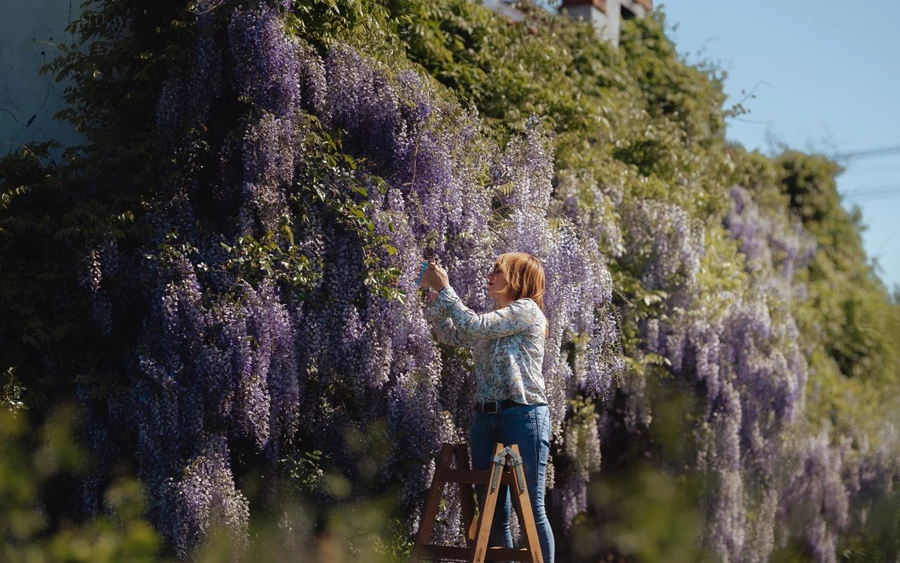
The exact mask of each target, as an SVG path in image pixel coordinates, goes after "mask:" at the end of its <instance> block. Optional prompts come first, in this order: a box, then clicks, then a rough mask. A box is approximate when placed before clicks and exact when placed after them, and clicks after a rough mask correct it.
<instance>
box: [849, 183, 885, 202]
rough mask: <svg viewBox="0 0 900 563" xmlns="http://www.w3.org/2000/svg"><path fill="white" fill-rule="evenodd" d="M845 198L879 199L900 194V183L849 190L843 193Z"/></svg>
mask: <svg viewBox="0 0 900 563" xmlns="http://www.w3.org/2000/svg"><path fill="white" fill-rule="evenodd" d="M841 195H842V197H843V198H844V199H878V198H883V197H894V196H898V195H900V184H885V185H883V186H869V187H865V188H857V189H855V190H847V191H846V192H844V193H843V194H841Z"/></svg>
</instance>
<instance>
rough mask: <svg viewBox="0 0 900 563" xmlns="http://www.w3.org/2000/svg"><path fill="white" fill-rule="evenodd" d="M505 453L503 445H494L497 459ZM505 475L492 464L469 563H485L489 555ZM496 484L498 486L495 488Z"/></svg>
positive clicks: (499, 466) (496, 465) (501, 468)
mask: <svg viewBox="0 0 900 563" xmlns="http://www.w3.org/2000/svg"><path fill="white" fill-rule="evenodd" d="M501 451H503V444H499V443H498V444H495V445H494V455H493V456H492V459H493V457H496V456H497V455H499V454H500V452H501ZM502 473H503V466H501V465H498V464H496V463H493V461H492V462H491V471H490V476H489V478H488V482H487V484H485V486H484V505H483V506H482V508H481V514H480V515H479V516H478V527H477V530H476V531H475V542H474V546H473V549H472V551H473V553H472V558H471V559H470V560H469V563H484V556H485V555H486V554H487V547H488V539H489V538H490V535H491V523H492V522H493V521H494V511H495V510H496V508H497V495H498V493H499V492H500V487H502V486H503V485H502V484H501V483H500V477H501V476H502ZM494 483H496V486H494Z"/></svg>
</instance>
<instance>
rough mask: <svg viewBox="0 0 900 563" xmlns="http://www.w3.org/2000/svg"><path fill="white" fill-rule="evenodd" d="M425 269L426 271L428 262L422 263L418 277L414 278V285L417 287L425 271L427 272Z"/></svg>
mask: <svg viewBox="0 0 900 563" xmlns="http://www.w3.org/2000/svg"><path fill="white" fill-rule="evenodd" d="M427 269H428V262H427V261H424V262H422V268H421V269H420V270H419V277H417V278H416V285H417V286H418V285H419V284H420V283H422V276H424V275H425V270H427Z"/></svg>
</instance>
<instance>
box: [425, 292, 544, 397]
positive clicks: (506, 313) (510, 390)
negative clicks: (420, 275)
mask: <svg viewBox="0 0 900 563" xmlns="http://www.w3.org/2000/svg"><path fill="white" fill-rule="evenodd" d="M425 318H426V319H428V320H429V321H430V322H431V323H432V326H433V327H434V333H435V336H436V337H437V339H438V341H440V342H443V343H444V344H450V345H454V346H465V347H468V348H472V356H473V359H474V361H475V381H476V386H475V387H476V388H475V400H476V401H478V402H486V401H494V400H496V401H502V400H505V399H509V400H512V401H515V402H517V403H522V404H525V405H545V404H547V394H546V392H545V389H544V375H543V373H542V372H541V366H542V365H543V363H544V334H545V332H546V327H547V319H546V317H544V313H542V312H541V309H540V308H539V307H538V306H537V303H535V302H534V301H532V300H531V299H519V300H516V301H513V302H512V303H510V304H509V305H507V306H506V307H504V308H502V309H498V310H496V311H491V312H489V313H484V314H481V315H479V314H477V313H475V312H474V311H472V310H471V309H469V308H468V307H466V306H465V305H463V303H462V301H460V299H459V296H458V295H456V292H455V291H454V290H453V288H452V287H446V288H444V289H442V290H441V291H440V292H439V293H438V295H437V299H435V301H434V303H432V304H431V305H429V306H428V308H426V309H425Z"/></svg>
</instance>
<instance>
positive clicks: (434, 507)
mask: <svg viewBox="0 0 900 563" xmlns="http://www.w3.org/2000/svg"><path fill="white" fill-rule="evenodd" d="M454 461H455V462H456V467H455V468H454V467H453V462H454ZM448 483H458V484H459V498H460V501H461V504H462V515H463V535H464V536H465V538H466V547H452V546H445V545H431V544H429V543H428V542H429V540H430V539H431V532H432V530H433V529H434V519H435V517H436V516H437V512H438V506H439V505H440V503H441V497H442V496H443V494H444V485H446V484H448ZM472 485H483V486H484V501H483V504H482V506H481V507H480V508H481V510H480V511H479V515H478V518H476V517H475V501H474V496H475V495H474V491H473V489H472ZM502 485H509V486H510V488H509V494H510V495H512V503H513V507H514V508H515V510H516V512H517V513H518V515H519V523H520V525H521V527H522V532H523V535H524V539H525V547H524V548H512V549H510V548H502V547H488V537H489V536H490V533H491V523H492V522H493V521H494V511H495V510H496V508H497V496H498V493H499V492H500V487H501V486H502ZM448 560H449V561H468V562H469V563H482V562H484V561H530V562H532V563H544V559H543V557H541V546H540V543H538V536H537V526H535V524H534V514H533V513H532V511H531V500H530V499H529V498H528V487H527V486H526V484H525V472H524V471H523V469H522V456H521V455H520V454H519V447H518V446H517V445H515V444H513V445H511V446H504V445H503V444H499V443H498V444H495V445H494V456H493V458H492V463H491V468H490V469H483V470H475V469H470V468H469V450H468V446H467V445H466V444H456V445H454V444H444V445H442V446H441V452H440V459H439V460H438V465H437V469H436V470H435V472H434V479H433V480H432V481H431V491H430V492H429V494H428V501H427V503H426V504H425V512H423V514H422V523H421V525H420V526H419V534H418V536H417V537H416V543H415V545H414V546H413V550H412V562H413V563H419V562H420V561H448Z"/></svg>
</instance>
